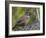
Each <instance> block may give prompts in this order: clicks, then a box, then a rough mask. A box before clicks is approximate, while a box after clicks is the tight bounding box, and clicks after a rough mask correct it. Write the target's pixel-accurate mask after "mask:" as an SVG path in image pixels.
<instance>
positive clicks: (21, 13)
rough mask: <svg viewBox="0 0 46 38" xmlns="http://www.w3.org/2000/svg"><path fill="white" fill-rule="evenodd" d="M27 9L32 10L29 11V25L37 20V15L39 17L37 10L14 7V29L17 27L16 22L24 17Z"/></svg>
mask: <svg viewBox="0 0 46 38" xmlns="http://www.w3.org/2000/svg"><path fill="white" fill-rule="evenodd" d="M26 9H30V10H29V14H30V21H29V24H32V22H33V21H34V20H36V15H37V12H36V8H28V7H27V8H26V7H12V26H13V27H14V26H15V25H16V22H17V20H18V19H19V18H20V17H22V16H24V14H25V12H26V11H25V10H26Z"/></svg>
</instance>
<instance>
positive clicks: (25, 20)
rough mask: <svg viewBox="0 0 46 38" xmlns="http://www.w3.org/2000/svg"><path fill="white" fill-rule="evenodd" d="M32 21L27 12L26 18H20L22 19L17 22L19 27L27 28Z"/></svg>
mask: <svg viewBox="0 0 46 38" xmlns="http://www.w3.org/2000/svg"><path fill="white" fill-rule="evenodd" d="M29 20H30V16H29V12H28V11H27V12H26V13H25V14H24V16H22V17H20V19H19V20H18V21H17V24H16V25H18V26H25V25H27V24H28V23H29ZM14 28H15V26H14V27H13V29H14Z"/></svg>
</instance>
